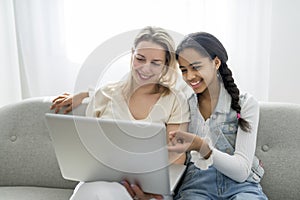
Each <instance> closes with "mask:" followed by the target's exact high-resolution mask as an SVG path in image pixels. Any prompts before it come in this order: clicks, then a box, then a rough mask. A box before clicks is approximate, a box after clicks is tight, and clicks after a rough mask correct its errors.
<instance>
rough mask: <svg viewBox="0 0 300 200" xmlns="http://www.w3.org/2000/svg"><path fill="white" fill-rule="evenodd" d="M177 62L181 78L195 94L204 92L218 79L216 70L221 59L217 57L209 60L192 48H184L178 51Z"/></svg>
mask: <svg viewBox="0 0 300 200" xmlns="http://www.w3.org/2000/svg"><path fill="white" fill-rule="evenodd" d="M178 63H179V67H180V70H181V72H182V76H183V79H184V80H185V81H186V83H187V84H188V85H190V86H191V87H192V88H193V90H194V91H195V93H197V94H198V93H204V92H205V91H206V90H207V88H208V87H209V86H210V85H212V84H214V83H217V81H218V79H217V70H218V68H219V66H220V64H221V61H220V60H219V59H218V58H217V57H216V58H215V59H214V60H211V59H210V57H207V56H203V55H201V54H200V53H199V52H198V51H196V50H194V49H193V48H186V49H184V50H182V51H181V52H180V53H179V56H178Z"/></svg>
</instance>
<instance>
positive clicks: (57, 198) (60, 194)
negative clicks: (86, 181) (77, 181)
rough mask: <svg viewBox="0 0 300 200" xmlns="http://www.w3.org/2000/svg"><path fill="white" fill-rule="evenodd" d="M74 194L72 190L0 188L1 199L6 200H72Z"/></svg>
mask: <svg viewBox="0 0 300 200" xmlns="http://www.w3.org/2000/svg"><path fill="white" fill-rule="evenodd" d="M72 193H73V190H72V189H57V188H45V187H0V194H1V197H0V199H5V200H17V199H22V200H38V199H39V200H67V199H69V198H70V196H71V195H72Z"/></svg>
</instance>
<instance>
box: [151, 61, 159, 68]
mask: <svg viewBox="0 0 300 200" xmlns="http://www.w3.org/2000/svg"><path fill="white" fill-rule="evenodd" d="M152 65H154V66H157V67H159V66H160V65H161V64H160V63H155V62H153V63H152Z"/></svg>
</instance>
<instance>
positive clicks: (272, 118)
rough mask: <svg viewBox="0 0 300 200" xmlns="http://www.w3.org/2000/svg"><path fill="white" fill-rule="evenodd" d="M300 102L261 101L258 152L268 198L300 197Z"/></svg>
mask: <svg viewBox="0 0 300 200" xmlns="http://www.w3.org/2000/svg"><path fill="white" fill-rule="evenodd" d="M299 152H300V105H294V104H284V103H263V102H262V103H260V120H259V128H258V138H257V145H256V154H257V155H258V157H259V158H260V159H261V160H262V163H263V166H264V169H265V175H264V177H263V179H262V183H261V184H262V188H263V190H264V192H265V193H266V194H267V196H268V197H269V199H272V200H276V199H278V200H279V199H299V195H300V193H299V185H300V178H299V177H300V171H299V166H300V153H299Z"/></svg>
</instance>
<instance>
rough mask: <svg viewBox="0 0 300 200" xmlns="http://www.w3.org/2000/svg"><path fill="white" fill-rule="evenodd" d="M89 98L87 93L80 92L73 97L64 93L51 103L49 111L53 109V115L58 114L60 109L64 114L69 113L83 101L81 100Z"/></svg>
mask: <svg viewBox="0 0 300 200" xmlns="http://www.w3.org/2000/svg"><path fill="white" fill-rule="evenodd" d="M87 97H89V93H88V92H80V93H77V94H75V95H72V94H69V93H64V94H62V95H59V96H58V97H56V98H55V99H54V100H53V101H52V105H51V107H50V110H53V109H55V113H58V112H59V111H60V110H61V109H64V112H63V113H64V114H67V113H69V112H71V111H72V110H73V109H74V108H77V107H78V106H79V105H80V104H81V103H82V101H83V99H85V98H87Z"/></svg>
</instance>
